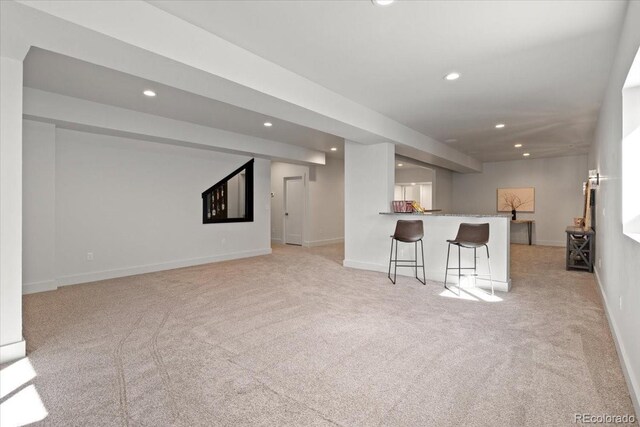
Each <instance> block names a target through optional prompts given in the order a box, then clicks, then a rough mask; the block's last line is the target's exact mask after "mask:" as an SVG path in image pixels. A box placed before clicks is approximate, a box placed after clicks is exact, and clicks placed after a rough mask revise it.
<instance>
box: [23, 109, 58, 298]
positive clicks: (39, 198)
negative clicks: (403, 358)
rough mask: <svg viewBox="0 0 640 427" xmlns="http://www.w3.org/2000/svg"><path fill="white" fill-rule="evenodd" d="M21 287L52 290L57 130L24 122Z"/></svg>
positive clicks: (53, 283)
mask: <svg viewBox="0 0 640 427" xmlns="http://www.w3.org/2000/svg"><path fill="white" fill-rule="evenodd" d="M23 123H24V124H23V138H24V144H23V158H24V163H23V191H24V197H23V206H22V213H23V223H22V228H23V233H22V247H23V250H24V254H25V256H24V257H23V259H22V283H23V284H28V286H27V289H29V290H31V291H34V292H35V291H40V290H47V289H55V287H56V283H55V277H56V266H55V243H56V242H55V234H56V230H55V203H56V162H55V159H56V128H55V126H54V125H52V124H49V123H40V122H34V121H29V120H25V121H24V122H23Z"/></svg>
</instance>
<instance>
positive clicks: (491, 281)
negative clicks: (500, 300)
mask: <svg viewBox="0 0 640 427" xmlns="http://www.w3.org/2000/svg"><path fill="white" fill-rule="evenodd" d="M484 247H485V248H486V249H487V266H489V283H491V295H494V293H493V276H491V258H489V246H487V245H484Z"/></svg>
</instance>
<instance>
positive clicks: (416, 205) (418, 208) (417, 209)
mask: <svg viewBox="0 0 640 427" xmlns="http://www.w3.org/2000/svg"><path fill="white" fill-rule="evenodd" d="M411 207H412V208H413V211H414V212H420V213H423V212H424V208H423V207H422V206H420V203H418V202H416V201H415V200H414V201H413V202H411Z"/></svg>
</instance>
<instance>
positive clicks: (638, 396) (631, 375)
mask: <svg viewBox="0 0 640 427" xmlns="http://www.w3.org/2000/svg"><path fill="white" fill-rule="evenodd" d="M594 272H595V277H596V282H597V283H598V290H599V291H600V296H601V297H602V303H603V305H604V312H605V314H606V315H607V320H608V321H609V329H611V335H612V336H613V342H614V343H615V344H616V350H617V351H618V358H619V359H620V365H621V366H622V373H623V374H624V378H625V380H627V388H628V389H629V395H630V396H631V402H632V403H633V406H634V408H635V411H636V414H640V384H638V383H637V382H636V378H638V377H637V376H636V373H635V372H634V370H633V365H632V364H631V360H629V356H628V355H627V351H626V350H625V347H624V343H623V341H622V340H621V339H620V334H619V332H618V326H617V325H616V321H615V318H614V317H613V315H612V313H611V307H610V306H609V302H608V301H607V295H606V293H605V292H604V287H603V286H602V282H601V281H600V274H598V269H597V268H595V269H594Z"/></svg>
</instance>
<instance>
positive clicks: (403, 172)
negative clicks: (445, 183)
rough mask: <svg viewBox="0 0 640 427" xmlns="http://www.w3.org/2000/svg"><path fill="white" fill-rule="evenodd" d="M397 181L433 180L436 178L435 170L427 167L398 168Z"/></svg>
mask: <svg viewBox="0 0 640 427" xmlns="http://www.w3.org/2000/svg"><path fill="white" fill-rule="evenodd" d="M395 173H396V183H402V184H404V183H409V182H433V181H434V180H435V178H436V173H435V170H433V169H426V168H416V167H412V168H406V167H398V168H396V172H395Z"/></svg>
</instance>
